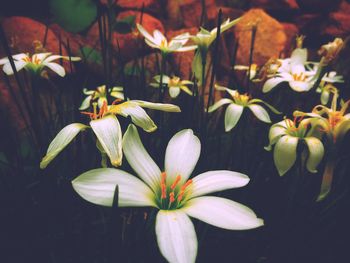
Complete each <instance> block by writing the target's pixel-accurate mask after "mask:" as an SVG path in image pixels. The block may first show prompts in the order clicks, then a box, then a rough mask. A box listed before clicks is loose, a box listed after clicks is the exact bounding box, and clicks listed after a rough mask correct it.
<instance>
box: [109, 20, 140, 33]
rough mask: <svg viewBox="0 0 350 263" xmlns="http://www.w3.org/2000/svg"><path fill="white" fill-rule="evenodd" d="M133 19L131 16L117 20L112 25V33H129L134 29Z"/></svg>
mask: <svg viewBox="0 0 350 263" xmlns="http://www.w3.org/2000/svg"><path fill="white" fill-rule="evenodd" d="M135 19H136V16H134V15H132V16H126V17H124V18H122V19H120V20H117V21H116V22H115V24H114V31H116V32H118V33H121V34H127V33H131V32H132V31H133V29H134V27H135Z"/></svg>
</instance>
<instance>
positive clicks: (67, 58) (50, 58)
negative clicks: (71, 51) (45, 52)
mask: <svg viewBox="0 0 350 263" xmlns="http://www.w3.org/2000/svg"><path fill="white" fill-rule="evenodd" d="M59 58H62V59H64V60H71V61H80V60H81V58H79V57H68V56H60V55H53V56H49V57H47V58H46V59H45V62H46V63H48V62H51V61H54V60H56V59H59Z"/></svg>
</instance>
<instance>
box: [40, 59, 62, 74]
mask: <svg viewBox="0 0 350 263" xmlns="http://www.w3.org/2000/svg"><path fill="white" fill-rule="evenodd" d="M42 64H43V65H45V66H46V67H48V68H49V69H51V70H52V71H54V72H56V73H57V75H59V76H61V77H64V76H65V75H66V71H65V70H64V67H62V66H61V65H59V64H57V63H54V62H50V63H47V62H46V61H45V62H43V63H42Z"/></svg>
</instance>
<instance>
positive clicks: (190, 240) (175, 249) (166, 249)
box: [156, 210, 198, 263]
mask: <svg viewBox="0 0 350 263" xmlns="http://www.w3.org/2000/svg"><path fill="white" fill-rule="evenodd" d="M156 234H157V242H158V246H159V249H160V252H161V253H162V255H163V256H164V257H165V258H166V259H167V261H169V262H171V263H192V262H193V263H194V262H195V260H196V256H197V247H198V241H197V235H196V232H195V229H194V226H193V224H192V222H191V220H190V219H189V217H188V216H187V215H186V214H185V213H183V212H181V211H177V210H174V211H166V210H160V211H159V212H158V214H157V218H156Z"/></svg>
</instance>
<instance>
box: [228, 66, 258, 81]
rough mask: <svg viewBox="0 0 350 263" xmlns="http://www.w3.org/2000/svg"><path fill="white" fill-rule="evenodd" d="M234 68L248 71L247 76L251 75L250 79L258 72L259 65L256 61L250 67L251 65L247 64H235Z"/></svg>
mask: <svg viewBox="0 0 350 263" xmlns="http://www.w3.org/2000/svg"><path fill="white" fill-rule="evenodd" d="M233 69H234V70H244V71H246V72H247V73H246V74H247V76H248V75H249V79H250V80H252V79H254V78H255V76H256V75H257V73H258V65H257V64H255V63H252V64H251V66H250V68H249V66H246V65H235V66H234V67H233Z"/></svg>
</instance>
